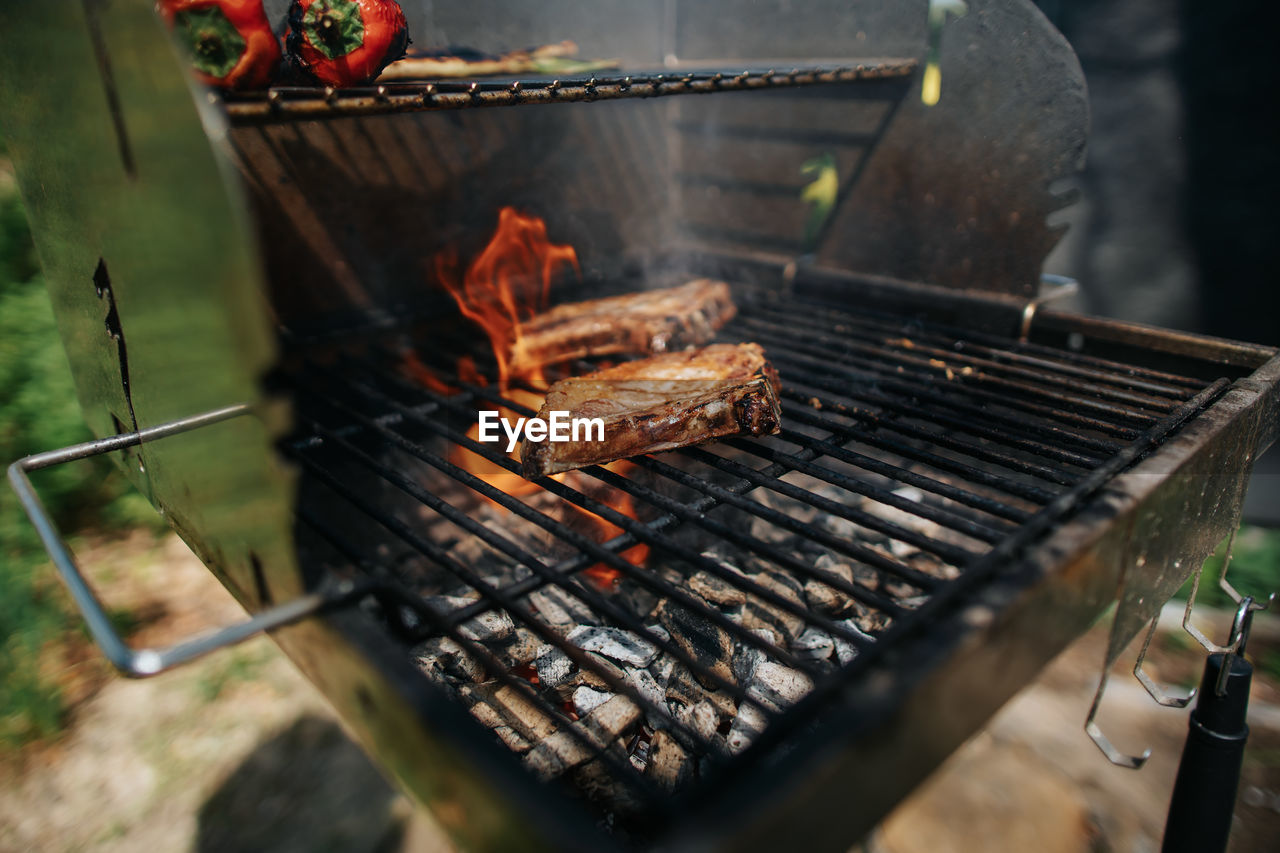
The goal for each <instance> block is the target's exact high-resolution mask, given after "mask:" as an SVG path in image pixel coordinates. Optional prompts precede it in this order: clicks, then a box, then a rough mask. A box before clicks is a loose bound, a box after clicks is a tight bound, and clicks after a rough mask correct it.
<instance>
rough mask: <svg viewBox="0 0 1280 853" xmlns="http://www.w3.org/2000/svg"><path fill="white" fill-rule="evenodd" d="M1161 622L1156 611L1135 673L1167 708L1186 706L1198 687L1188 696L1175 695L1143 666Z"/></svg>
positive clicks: (1153, 696)
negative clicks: (1157, 626)
mask: <svg viewBox="0 0 1280 853" xmlns="http://www.w3.org/2000/svg"><path fill="white" fill-rule="evenodd" d="M1159 622H1160V614H1159V613H1156V615H1155V618H1153V619H1152V620H1151V627H1150V628H1148V629H1147V638H1146V639H1145V640H1143V641H1142V650H1141V651H1139V652H1138V660H1137V661H1136V662H1135V663H1134V665H1133V674H1134V675H1135V676H1137V679H1138V681H1140V682H1142V686H1143V687H1145V688H1147V692H1148V693H1150V694H1151V698H1152V699H1154V700H1156V701H1157V702H1159V703H1160V704H1161V705H1164V706H1165V707H1166V708H1185V707H1187V704H1188V703H1189V702H1190V701H1191V700H1192V699H1193V698H1195V695H1196V688H1194V687H1193V688H1191V690H1190V691H1189V692H1188V693H1187V695H1186V696H1175V695H1173V694H1172V693H1170V692H1169V691H1168V689H1166V688H1165V687H1164V686H1163V685H1161V684H1159V683H1158V682H1156V681H1155V680H1154V679H1153V678H1152V677H1151V676H1149V675H1147V671H1146V670H1145V669H1143V668H1142V662H1143V661H1144V660H1146V658H1147V649H1148V648H1149V647H1150V646H1151V638H1152V637H1154V636H1155V634H1156V625H1157V624H1159Z"/></svg>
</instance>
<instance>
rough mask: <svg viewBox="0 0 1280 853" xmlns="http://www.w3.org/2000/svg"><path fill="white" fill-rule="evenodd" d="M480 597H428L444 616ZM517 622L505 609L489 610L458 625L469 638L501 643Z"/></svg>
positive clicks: (430, 602)
mask: <svg viewBox="0 0 1280 853" xmlns="http://www.w3.org/2000/svg"><path fill="white" fill-rule="evenodd" d="M478 600H479V599H478V598H465V597H460V596H453V595H435V596H432V597H430V598H428V599H426V603H427V606H428V607H430V608H431V609H432V610H434V611H435V612H437V613H439V614H440V615H442V616H447V615H448V614H450V613H453V612H455V611H458V610H461V609H463V608H464V607H469V606H471V605H472V604H475V603H476V601H478ZM515 630H516V626H515V623H514V622H512V621H511V617H510V616H508V615H507V613H506V611H505V610H488V611H486V612H484V613H481V614H480V615H479V616H477V617H475V618H474V619H468V620H467V621H466V622H463V623H462V624H461V625H460V626H458V633H460V634H462V636H464V637H466V638H467V639H469V640H478V641H479V642H482V643H499V642H502V641H504V640H507V639H509V638H510V637H511V635H512V634H514V633H515Z"/></svg>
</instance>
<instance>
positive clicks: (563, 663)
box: [533, 646, 573, 687]
mask: <svg viewBox="0 0 1280 853" xmlns="http://www.w3.org/2000/svg"><path fill="white" fill-rule="evenodd" d="M533 666H534V669H536V670H537V671H538V682H539V683H540V684H541V685H542V686H544V687H559V686H560V685H561V684H562V683H564V681H565V680H567V679H568V678H569V676H570V675H572V674H573V661H571V660H569V656H568V655H566V654H565V653H564V652H563V651H561V650H560V649H558V648H556V647H555V646H543V647H542V650H541V651H540V652H539V654H538V657H537V658H535V659H534V661H533Z"/></svg>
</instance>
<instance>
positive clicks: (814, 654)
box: [791, 628, 835, 660]
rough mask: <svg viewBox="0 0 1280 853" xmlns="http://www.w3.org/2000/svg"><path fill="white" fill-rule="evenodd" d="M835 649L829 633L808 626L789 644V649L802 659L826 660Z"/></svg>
mask: <svg viewBox="0 0 1280 853" xmlns="http://www.w3.org/2000/svg"><path fill="white" fill-rule="evenodd" d="M834 649H835V645H834V642H833V641H832V639H831V635H830V634H827V633H824V632H822V631H819V630H818V629H817V628H809V629H808V630H806V631H805V632H804V633H803V634H801V635H800V636H799V637H797V638H796V640H795V642H794V643H792V644H791V650H792V651H793V652H795V653H796V656H797V657H800V658H803V659H804V660H826V659H827V658H829V657H831V652H832V651H833V650H834Z"/></svg>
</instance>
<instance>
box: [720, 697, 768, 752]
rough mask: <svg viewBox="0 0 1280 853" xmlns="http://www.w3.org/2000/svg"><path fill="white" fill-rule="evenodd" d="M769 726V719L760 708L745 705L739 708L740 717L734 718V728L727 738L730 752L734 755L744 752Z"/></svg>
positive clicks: (730, 730)
mask: <svg viewBox="0 0 1280 853" xmlns="http://www.w3.org/2000/svg"><path fill="white" fill-rule="evenodd" d="M768 724H769V719H768V717H766V716H765V715H764V713H763V712H762V711H761V710H760V709H759V708H757V707H755V706H754V705H748V704H745V703H744V704H743V705H742V706H741V707H740V708H738V716H736V717H734V718H733V726H732V727H731V728H730V729H729V736H728V737H727V738H725V741H726V742H727V743H728V744H729V752H731V753H733V754H734V755H737V754H738V753H739V752H742V751H743V750H744V749H746V748H747V747H748V746H750V745H751V741H753V740H755V739H756V738H757V737H759V736H760V733H761V732H763V731H764V729H765V726H767V725H768Z"/></svg>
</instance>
